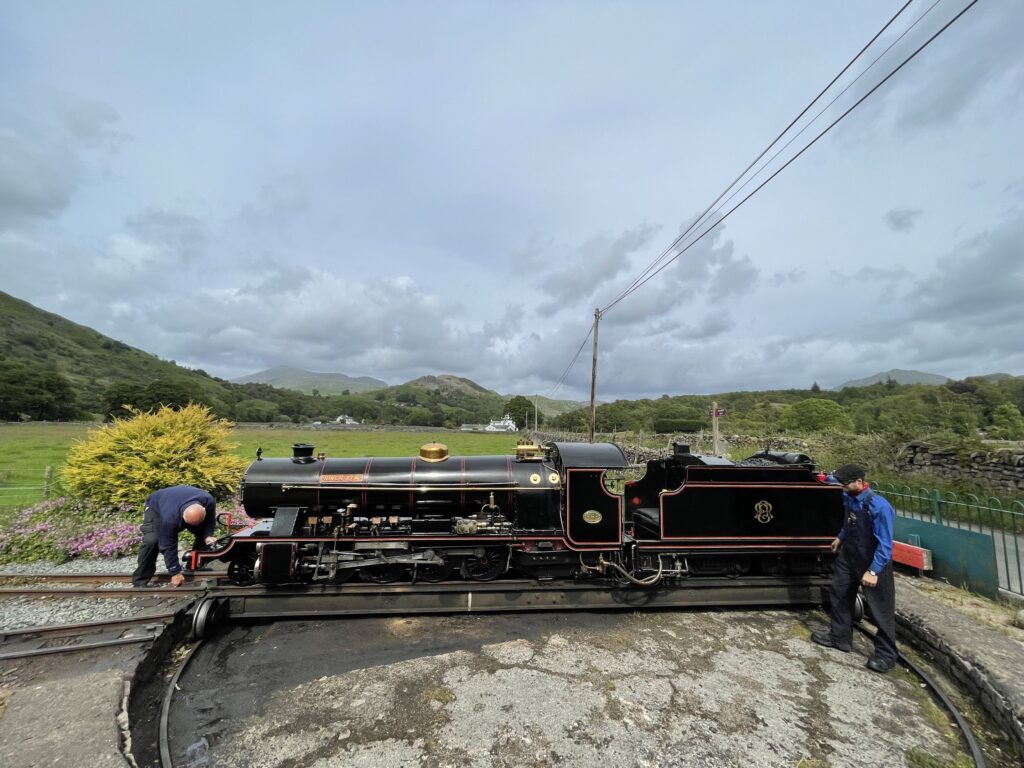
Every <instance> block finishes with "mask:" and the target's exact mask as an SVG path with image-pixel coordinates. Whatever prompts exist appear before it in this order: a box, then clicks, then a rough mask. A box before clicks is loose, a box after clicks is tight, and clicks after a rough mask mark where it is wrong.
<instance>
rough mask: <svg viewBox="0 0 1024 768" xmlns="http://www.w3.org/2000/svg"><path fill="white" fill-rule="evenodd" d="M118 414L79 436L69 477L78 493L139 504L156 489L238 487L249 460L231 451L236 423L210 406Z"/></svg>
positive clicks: (224, 490) (103, 502) (224, 491)
mask: <svg viewBox="0 0 1024 768" xmlns="http://www.w3.org/2000/svg"><path fill="white" fill-rule="evenodd" d="M129 410H130V412H131V413H132V414H133V416H132V417H131V418H125V419H115V420H114V421H113V423H111V424H108V425H105V426H102V427H99V428H97V429H95V430H93V431H91V432H90V433H89V435H88V436H87V437H86V438H85V439H83V440H81V441H79V442H77V443H76V444H75V445H74V446H73V447H72V449H71V451H70V453H69V454H68V460H67V463H66V465H65V467H64V483H65V486H66V488H67V489H68V492H69V493H70V494H71V495H72V496H73V497H75V498H79V499H84V500H88V501H90V502H93V503H95V504H97V505H100V506H107V507H116V506H118V505H123V504H129V505H134V504H140V505H141V503H142V501H143V500H144V499H145V498H146V497H147V496H149V494H151V493H152V492H153V491H155V490H157V489H159V488H166V487H169V486H172V485H194V486H196V487H198V488H202V489H204V490H206V491H209V492H210V493H212V494H213V495H214V496H216V497H218V498H225V497H228V496H230V495H231V494H232V493H234V491H235V490H236V489H237V487H238V482H239V480H240V479H241V476H242V472H243V470H244V469H245V466H246V464H247V462H246V461H245V460H243V459H240V458H238V457H236V456H232V455H231V454H230V453H229V452H228V451H229V449H230V448H233V447H235V446H233V445H230V444H229V443H228V442H227V439H228V435H229V434H230V428H231V425H230V424H228V423H227V422H226V421H223V420H220V419H216V418H214V417H213V415H212V414H211V413H210V409H209V408H207V407H206V406H201V405H189V406H186V407H184V408H181V409H177V410H176V409H173V408H168V407H166V406H165V407H161V408H160V409H159V410H157V411H152V412H142V411H138V410H135V409H129Z"/></svg>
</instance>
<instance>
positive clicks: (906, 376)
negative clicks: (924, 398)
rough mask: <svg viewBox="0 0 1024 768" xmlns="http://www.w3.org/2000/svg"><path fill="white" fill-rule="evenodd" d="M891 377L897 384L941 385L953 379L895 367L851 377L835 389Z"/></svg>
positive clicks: (866, 385) (868, 383)
mask: <svg viewBox="0 0 1024 768" xmlns="http://www.w3.org/2000/svg"><path fill="white" fill-rule="evenodd" d="M889 379H892V380H893V381H895V382H896V383H897V384H931V385H932V386H941V385H942V384H945V383H946V382H947V381H951V379H950V378H949V376H940V375H939V374H937V373H925V372H924V371H907V370H903V369H902V368H893V369H892V370H891V371H883V372H882V373H876V374H873V375H871V376H866V377H865V378H863V379H851V380H850V381H846V382H843V383H842V384H840V385H839V386H837V387H833V389H844V388H846V387H870V386H871V385H872V384H884V383H885V382H887V381H888V380H889Z"/></svg>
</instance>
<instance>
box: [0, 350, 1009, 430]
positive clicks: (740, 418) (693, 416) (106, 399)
mask: <svg viewBox="0 0 1024 768" xmlns="http://www.w3.org/2000/svg"><path fill="white" fill-rule="evenodd" d="M190 373H191V374H192V375H191V376H186V375H182V376H180V377H176V376H161V377H157V378H154V379H153V380H151V381H148V382H145V383H137V382H121V383H116V384H113V385H111V386H110V387H108V388H107V389H106V390H104V391H103V392H102V394H101V395H100V396H99V397H98V398H88V397H81V396H80V393H78V392H76V388H75V386H74V385H73V384H72V383H71V382H70V381H69V380H68V379H67V378H66V377H64V376H63V375H62V374H60V373H59V372H58V371H57V369H56V368H55V367H53V366H52V365H46V364H33V363H28V362H24V361H19V362H14V361H10V360H3V359H0V420H4V421H19V420H49V421H66V420H72V419H88V418H95V417H96V416H97V415H99V416H101V417H103V418H105V419H106V420H110V419H111V418H113V417H118V416H124V415H125V414H126V413H127V412H126V411H125V406H130V407H132V408H135V409H138V410H141V411H149V410H154V409H157V408H159V407H160V406H164V405H166V406H170V407H183V406H185V405H188V404H190V403H193V404H197V405H204V406H206V407H208V408H209V409H210V410H211V412H212V413H213V414H214V415H216V416H218V417H221V418H227V419H231V420H234V421H255V422H293V423H301V422H308V421H324V422H330V421H334V420H335V418H336V417H338V416H340V415H342V414H344V415H348V416H351V417H352V418H354V419H355V420H357V421H359V422H361V423H364V424H394V425H408V426H427V427H444V428H450V429H454V428H458V427H460V426H461V425H463V424H466V423H484V424H486V423H487V422H488V421H489V420H490V419H492V418H496V417H498V416H501V415H503V414H505V413H508V414H510V415H511V416H512V418H513V419H514V420H515V422H516V425H517V426H518V427H519V428H523V427H525V426H526V425H527V424H533V421H534V413H535V411H534V404H533V402H532V401H531V400H530V399H529V398H527V397H523V396H515V397H512V398H511V399H508V398H506V397H503V396H501V395H497V394H495V393H482V392H469V391H462V390H447V391H441V390H439V389H426V388H423V387H419V386H415V385H410V384H404V385H400V386H396V387H388V388H386V389H382V390H375V391H371V392H361V393H355V394H353V393H350V392H343V393H342V394H340V395H326V396H325V395H320V394H319V393H316V392H315V391H314V393H313V394H306V393H303V392H298V391H295V390H289V389H279V388H277V387H273V386H270V385H269V384H234V383H231V382H228V381H225V380H223V379H219V378H216V377H212V376H209V375H208V374H206V373H205V372H202V371H198V372H195V371H193V372H190ZM195 374H198V376H197V375H195ZM712 401H717V403H718V405H719V407H720V408H725V410H726V415H725V416H724V417H722V419H721V420H720V424H721V428H722V429H723V430H724V431H726V432H733V433H739V434H757V435H770V434H776V433H779V432H785V431H789V432H793V433H798V434H799V433H808V432H822V431H837V432H857V433H878V432H884V433H888V434H893V435H895V436H897V437H900V436H902V437H908V438H911V437H922V436H927V435H929V434H936V435H937V434H949V435H957V436H961V437H975V436H977V435H979V434H985V435H987V436H989V437H996V438H1002V439H1008V440H1021V439H1024V417H1022V415H1021V412H1022V410H1024V377H1007V378H1004V379H1000V380H991V379H987V378H968V379H964V380H962V381H951V382H948V383H946V384H944V385H941V386H933V385H926V384H897V383H896V382H895V381H893V380H891V379H890V380H889V381H887V382H884V383H879V384H873V385H871V386H867V387H847V388H845V389H842V390H838V391H827V390H822V389H821V388H820V387H818V386H817V384H813V385H812V386H811V387H810V388H808V389H787V390H773V391H764V392H728V393H723V394H719V395H679V396H674V397H673V396H669V395H662V396H661V397H660V398H655V399H642V400H617V401H615V402H612V403H604V404H602V405H599V406H598V407H597V429H598V431H600V432H620V431H634V432H636V431H644V432H657V433H680V432H697V431H700V430H701V429H708V428H710V424H711V422H710V417H709V414H708V412H709V410H710V408H711V403H712ZM538 415H539V417H540V422H541V426H548V427H551V428H553V429H560V430H580V431H582V430H585V429H586V428H587V426H588V423H589V410H588V409H587V408H580V409H578V410H575V411H571V412H569V413H566V414H562V415H560V416H556V417H551V418H547V417H545V416H544V414H543V413H539V412H538Z"/></svg>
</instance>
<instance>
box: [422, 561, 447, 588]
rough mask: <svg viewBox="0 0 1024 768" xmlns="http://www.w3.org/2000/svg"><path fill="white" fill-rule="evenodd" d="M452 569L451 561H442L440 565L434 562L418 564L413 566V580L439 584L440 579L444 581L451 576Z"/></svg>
mask: <svg viewBox="0 0 1024 768" xmlns="http://www.w3.org/2000/svg"><path fill="white" fill-rule="evenodd" d="M452 570H453V569H452V566H451V564H450V563H441V564H440V565H436V564H434V563H424V564H417V565H415V566H414V567H413V572H412V573H413V581H425V582H427V583H429V584H437V583H438V582H439V581H444V580H445V579H447V578H448V577H449V576H451V575H452Z"/></svg>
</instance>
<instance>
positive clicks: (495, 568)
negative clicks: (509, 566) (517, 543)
mask: <svg viewBox="0 0 1024 768" xmlns="http://www.w3.org/2000/svg"><path fill="white" fill-rule="evenodd" d="M506 557H507V553H506V552H505V550H504V549H500V548H496V547H492V548H491V549H485V550H484V551H483V552H482V553H481V554H480V555H479V556H470V557H467V558H466V559H465V561H463V563H462V572H463V574H465V576H466V578H467V579H472V580H473V581H492V580H493V579H496V578H498V576H500V575H501V574H502V573H504V572H505V560H506Z"/></svg>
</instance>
